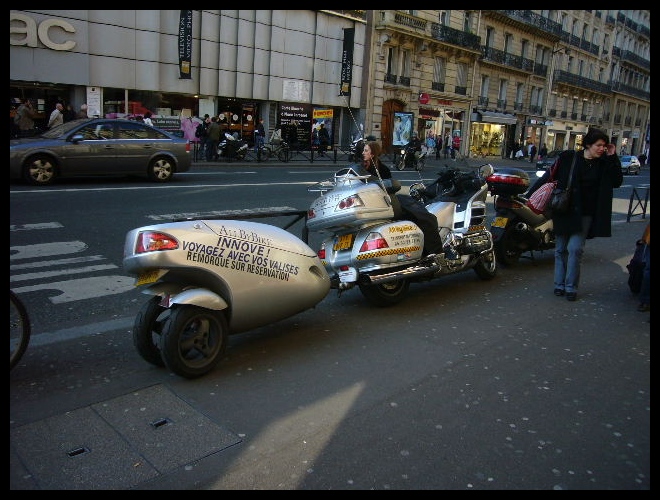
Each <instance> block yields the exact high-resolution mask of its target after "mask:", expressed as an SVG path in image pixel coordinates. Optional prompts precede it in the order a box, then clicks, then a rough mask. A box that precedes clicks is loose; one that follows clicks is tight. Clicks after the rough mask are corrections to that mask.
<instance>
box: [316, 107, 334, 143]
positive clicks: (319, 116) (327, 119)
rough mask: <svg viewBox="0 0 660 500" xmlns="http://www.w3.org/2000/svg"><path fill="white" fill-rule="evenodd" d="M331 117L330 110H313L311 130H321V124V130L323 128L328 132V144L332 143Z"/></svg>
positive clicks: (331, 112)
mask: <svg viewBox="0 0 660 500" xmlns="http://www.w3.org/2000/svg"><path fill="white" fill-rule="evenodd" d="M332 117H333V111H332V109H327V108H314V111H313V114H312V129H314V128H315V129H316V130H318V129H319V128H321V124H323V128H325V129H326V130H327V131H328V134H329V135H330V144H332V143H333V140H332Z"/></svg>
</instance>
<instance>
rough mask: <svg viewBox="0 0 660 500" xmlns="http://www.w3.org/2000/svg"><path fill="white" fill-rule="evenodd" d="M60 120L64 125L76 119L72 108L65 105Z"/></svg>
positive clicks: (69, 105)
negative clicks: (61, 119)
mask: <svg viewBox="0 0 660 500" xmlns="http://www.w3.org/2000/svg"><path fill="white" fill-rule="evenodd" d="M62 118H63V121H64V123H67V122H70V121H71V120H75V119H76V112H75V111H74V110H73V106H71V104H67V105H66V107H65V108H64V112H63V113H62Z"/></svg>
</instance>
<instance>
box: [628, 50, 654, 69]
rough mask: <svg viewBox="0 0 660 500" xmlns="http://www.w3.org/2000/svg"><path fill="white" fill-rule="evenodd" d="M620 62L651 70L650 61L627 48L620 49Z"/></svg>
mask: <svg viewBox="0 0 660 500" xmlns="http://www.w3.org/2000/svg"><path fill="white" fill-rule="evenodd" d="M621 62H622V63H631V64H635V65H637V66H639V67H640V68H643V69H645V70H649V71H650V70H651V61H649V60H647V59H644V58H643V57H641V56H638V55H637V54H635V53H634V52H631V51H629V50H624V51H622V54H621Z"/></svg>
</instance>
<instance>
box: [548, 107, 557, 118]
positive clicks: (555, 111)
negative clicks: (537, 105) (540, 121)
mask: <svg viewBox="0 0 660 500" xmlns="http://www.w3.org/2000/svg"><path fill="white" fill-rule="evenodd" d="M548 116H552V117H553V118H554V117H556V116H557V110H556V109H551V110H549V111H548Z"/></svg>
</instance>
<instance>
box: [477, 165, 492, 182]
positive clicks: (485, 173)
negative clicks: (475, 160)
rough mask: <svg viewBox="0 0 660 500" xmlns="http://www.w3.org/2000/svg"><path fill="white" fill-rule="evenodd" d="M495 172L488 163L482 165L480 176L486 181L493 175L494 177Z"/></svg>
mask: <svg viewBox="0 0 660 500" xmlns="http://www.w3.org/2000/svg"><path fill="white" fill-rule="evenodd" d="M494 172H495V169H494V168H493V166H492V165H491V164H490V163H486V164H485V165H481V166H480V167H479V176H480V177H481V178H483V179H485V178H486V177H490V176H491V175H493V173H494Z"/></svg>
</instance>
